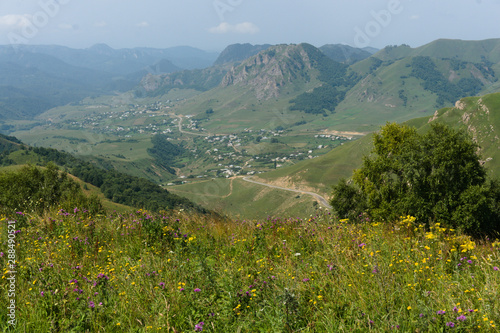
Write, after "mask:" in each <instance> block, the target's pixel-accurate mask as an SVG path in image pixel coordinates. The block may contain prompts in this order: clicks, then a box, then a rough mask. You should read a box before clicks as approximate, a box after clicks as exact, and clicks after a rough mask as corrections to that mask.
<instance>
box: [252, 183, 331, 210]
mask: <svg viewBox="0 0 500 333" xmlns="http://www.w3.org/2000/svg"><path fill="white" fill-rule="evenodd" d="M250 178H251V177H243V180H244V181H246V182H249V183H254V184H259V185H262V186H267V187H270V188H275V189H278V190H285V191H290V192H295V193H302V194H308V195H310V196H312V197H314V199H316V200H318V201H319V203H320V204H321V206H323V207H326V208H328V209H332V206H330V204H329V203H328V200H326V199H325V198H323V197H322V196H321V195H319V194H316V193H313V192H307V191H301V190H294V189H291V188H286V187H281V186H276V185H271V184H266V183H261V182H258V181H256V180H252V179H250Z"/></svg>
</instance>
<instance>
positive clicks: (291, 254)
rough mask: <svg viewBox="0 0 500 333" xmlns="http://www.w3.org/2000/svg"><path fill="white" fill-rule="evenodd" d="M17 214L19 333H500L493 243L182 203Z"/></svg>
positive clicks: (3, 299) (0, 260)
mask: <svg viewBox="0 0 500 333" xmlns="http://www.w3.org/2000/svg"><path fill="white" fill-rule="evenodd" d="M17 219H18V221H17V223H16V229H19V230H21V232H20V233H18V234H16V237H15V239H16V242H17V243H18V245H17V246H16V247H15V251H16V258H17V260H18V261H19V262H20V266H19V267H18V269H17V271H18V272H17V274H16V301H17V302H16V310H17V311H16V319H17V321H18V326H17V330H15V331H18V332H49V331H60V332H141V333H142V332H151V331H159V330H161V332H169V333H170V332H172V333H173V332H181V331H182V332H193V331H194V330H195V329H196V325H198V327H200V325H201V326H203V332H367V331H374V332H390V331H392V330H397V331H401V332H448V331H452V330H451V329H450V326H451V325H453V326H454V328H453V331H455V330H456V331H460V332H499V330H498V326H499V325H500V311H498V310H499V309H500V303H499V300H500V295H499V290H500V271H498V267H499V266H500V257H499V251H498V247H499V246H500V242H498V241H497V242H492V241H485V242H473V241H472V240H471V239H469V238H468V237H466V236H463V235H457V234H456V233H454V232H453V231H450V230H447V229H445V228H441V227H439V226H437V225H436V226H431V227H432V228H431V230H430V232H426V231H425V230H424V228H423V226H422V227H419V226H418V225H414V224H413V223H412V220H411V219H405V220H403V221H399V222H395V223H393V224H392V223H387V224H381V223H373V222H372V223H363V224H354V225H350V224H347V223H345V221H344V222H342V221H336V220H334V219H332V218H331V216H328V215H326V216H313V217H310V218H307V219H290V220H285V219H271V220H265V219H263V220H260V221H255V222H249V221H240V222H238V221H235V222H233V223H227V221H219V220H217V219H214V218H206V217H200V216H193V215H187V214H185V213H182V212H178V213H175V215H167V216H165V215H157V214H151V213H148V212H134V213H132V214H123V215H121V214H108V215H107V216H97V217H96V216H89V215H88V214H86V213H84V212H82V211H80V212H77V213H75V214H73V212H71V213H70V214H63V215H61V214H58V213H57V212H56V211H54V212H49V213H47V214H46V215H44V216H43V217H40V216H30V215H29V214H28V215H26V216H23V217H22V216H17ZM0 221H1V223H0V242H1V243H4V244H5V243H7V223H6V220H5V219H4V218H0ZM4 251H6V250H4ZM7 260H8V258H7V255H6V254H5V255H3V256H1V257H0V265H2V267H8V263H7ZM0 274H3V275H2V280H3V281H5V280H4V279H6V278H9V277H11V274H10V273H9V271H8V269H6V270H2V272H1V273H0ZM4 286H5V287H4ZM6 286H7V284H6V283H2V288H6ZM4 291H5V290H4ZM7 294H8V293H7V292H2V293H0V303H1V304H7V303H8V302H9V299H8V296H7ZM6 314H7V311H0V320H1V321H2V323H4V325H5V323H7V316H6ZM459 317H460V318H459ZM450 323H452V324H450ZM3 327H4V328H5V326H3ZM198 331H199V329H198Z"/></svg>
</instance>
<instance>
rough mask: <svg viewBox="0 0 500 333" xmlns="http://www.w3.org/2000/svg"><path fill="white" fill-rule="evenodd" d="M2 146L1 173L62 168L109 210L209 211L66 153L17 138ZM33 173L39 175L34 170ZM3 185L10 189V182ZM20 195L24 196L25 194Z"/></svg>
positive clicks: (141, 180) (5, 139)
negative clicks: (24, 168)
mask: <svg viewBox="0 0 500 333" xmlns="http://www.w3.org/2000/svg"><path fill="white" fill-rule="evenodd" d="M11 140H13V141H11ZM0 144H1V145H0V147H4V149H3V152H2V153H1V155H0V166H3V168H2V169H3V170H2V169H0V171H4V172H7V173H8V172H9V171H12V170H19V168H21V167H23V166H25V165H31V166H33V168H34V166H42V167H46V166H50V165H53V166H54V168H60V169H61V170H62V171H64V172H67V173H68V174H70V175H71V179H77V180H78V181H77V183H78V184H79V185H80V186H81V187H82V188H83V189H84V190H85V191H86V193H87V194H94V195H96V196H97V197H100V198H105V199H106V201H107V204H106V206H107V207H108V208H118V209H120V210H123V209H124V208H126V206H128V207H134V208H146V209H149V210H152V211H159V210H163V209H174V208H176V209H180V208H185V209H194V210H197V211H200V212H203V213H207V212H208V211H207V210H205V209H204V208H201V207H200V206H197V205H196V204H193V203H192V202H191V201H189V200H188V199H186V198H183V197H180V196H177V195H175V194H172V193H170V192H169V191H167V190H165V189H163V188H161V187H160V186H159V185H157V184H155V183H153V182H151V181H149V180H147V179H144V178H139V177H135V176H131V175H128V174H125V173H120V172H119V171H116V170H114V169H109V170H106V169H103V168H100V167H97V166H95V165H94V164H92V163H89V162H85V161H83V160H80V159H77V158H75V157H74V156H72V155H70V154H68V153H65V152H60V151H58V150H55V149H50V148H41V147H30V146H26V145H24V144H21V143H19V141H18V140H17V139H15V138H12V137H6V136H3V135H2V136H0ZM30 168H31V167H30ZM30 170H31V169H30ZM33 173H34V174H36V172H35V171H33ZM4 185H5V186H8V184H7V183H5V184H4ZM71 186H74V185H71ZM79 190H80V188H79ZM9 191H14V192H12V193H11V194H9V195H7V197H6V198H9V197H16V198H17V196H16V195H15V193H16V192H15V188H13V189H9ZM4 192H5V191H4ZM9 193H10V192H9ZM13 193H14V194H13ZM19 195H22V193H20V194H19ZM25 197H26V198H25V199H26V200H28V199H29V198H28V197H29V196H25ZM9 200H11V199H9ZM110 202H112V203H114V204H111V203H110Z"/></svg>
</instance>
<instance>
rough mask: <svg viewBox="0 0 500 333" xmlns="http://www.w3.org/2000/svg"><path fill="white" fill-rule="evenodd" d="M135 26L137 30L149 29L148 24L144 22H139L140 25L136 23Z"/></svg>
mask: <svg viewBox="0 0 500 333" xmlns="http://www.w3.org/2000/svg"><path fill="white" fill-rule="evenodd" d="M136 26H137V27H139V28H147V27H149V23H148V22H146V21H144V22H141V23H137V24H136Z"/></svg>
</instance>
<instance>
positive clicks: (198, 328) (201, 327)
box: [194, 321, 205, 332]
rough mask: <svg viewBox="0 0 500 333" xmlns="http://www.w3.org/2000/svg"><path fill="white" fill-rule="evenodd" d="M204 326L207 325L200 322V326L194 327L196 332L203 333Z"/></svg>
mask: <svg viewBox="0 0 500 333" xmlns="http://www.w3.org/2000/svg"><path fill="white" fill-rule="evenodd" d="M203 325H205V323H204V322H202V321H200V322H199V323H198V324H196V325H195V326H194V330H195V332H201V331H203Z"/></svg>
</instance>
